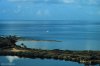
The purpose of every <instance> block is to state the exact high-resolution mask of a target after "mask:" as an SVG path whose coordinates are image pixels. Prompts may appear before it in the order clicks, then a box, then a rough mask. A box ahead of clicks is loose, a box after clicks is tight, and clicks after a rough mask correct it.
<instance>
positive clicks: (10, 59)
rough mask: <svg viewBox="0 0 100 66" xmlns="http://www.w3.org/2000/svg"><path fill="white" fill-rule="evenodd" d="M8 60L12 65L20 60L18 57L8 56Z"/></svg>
mask: <svg viewBox="0 0 100 66" xmlns="http://www.w3.org/2000/svg"><path fill="white" fill-rule="evenodd" d="M6 58H7V59H8V61H9V62H10V63H12V62H13V61H14V60H17V59H19V58H18V57H17V56H6Z"/></svg>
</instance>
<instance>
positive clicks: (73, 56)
mask: <svg viewBox="0 0 100 66" xmlns="http://www.w3.org/2000/svg"><path fill="white" fill-rule="evenodd" d="M17 40H18V38H17V37H16V36H6V37H4V36H3V37H2V36H1V37H0V48H3V49H1V50H0V55H1V56H2V55H4V56H6V55H11V56H19V57H25V58H41V59H45V58H46V59H56V60H65V61H74V62H78V63H83V64H85V65H90V64H91V65H95V64H100V51H92V50H88V51H87V50H85V51H71V50H59V49H54V50H42V49H31V48H27V47H26V46H25V45H24V44H23V43H22V44H21V46H18V45H16V44H15V43H16V42H17Z"/></svg>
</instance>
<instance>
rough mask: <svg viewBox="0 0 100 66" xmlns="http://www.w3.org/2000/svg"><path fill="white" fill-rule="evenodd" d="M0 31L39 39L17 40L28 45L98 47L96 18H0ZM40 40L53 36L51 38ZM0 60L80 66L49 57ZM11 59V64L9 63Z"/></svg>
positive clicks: (43, 65) (15, 63)
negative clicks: (84, 19) (7, 19)
mask: <svg viewBox="0 0 100 66" xmlns="http://www.w3.org/2000/svg"><path fill="white" fill-rule="evenodd" d="M0 35H17V36H21V37H26V38H31V39H33V40H41V41H18V42H17V43H16V44H18V45H20V44H21V43H24V44H25V45H26V46H27V47H29V48H38V49H61V50H100V22H99V21H80V20H73V21H72V20H34V21H32V20H14V21H11V20H9V21H3V20H1V21H0ZM42 40H57V41H61V42H51V41H42ZM0 63H1V65H2V66H3V64H4V63H5V64H8V65H13V66H27V65H29V66H84V65H83V64H79V63H76V62H70V61H60V60H53V59H50V60H49V59H44V60H41V59H38V58H37V59H28V58H18V57H13V56H0ZM9 63H12V64H9Z"/></svg>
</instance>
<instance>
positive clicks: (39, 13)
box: [36, 9, 49, 16]
mask: <svg viewBox="0 0 100 66" xmlns="http://www.w3.org/2000/svg"><path fill="white" fill-rule="evenodd" d="M36 14H37V15H38V16H48V15H49V10H47V9H46V10H38V11H37V13H36Z"/></svg>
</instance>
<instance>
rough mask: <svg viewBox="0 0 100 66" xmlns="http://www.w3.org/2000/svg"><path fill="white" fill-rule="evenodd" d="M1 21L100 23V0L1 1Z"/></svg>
mask: <svg viewBox="0 0 100 66" xmlns="http://www.w3.org/2000/svg"><path fill="white" fill-rule="evenodd" d="M0 20H91V21H93V20H94V21H100V0H0Z"/></svg>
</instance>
